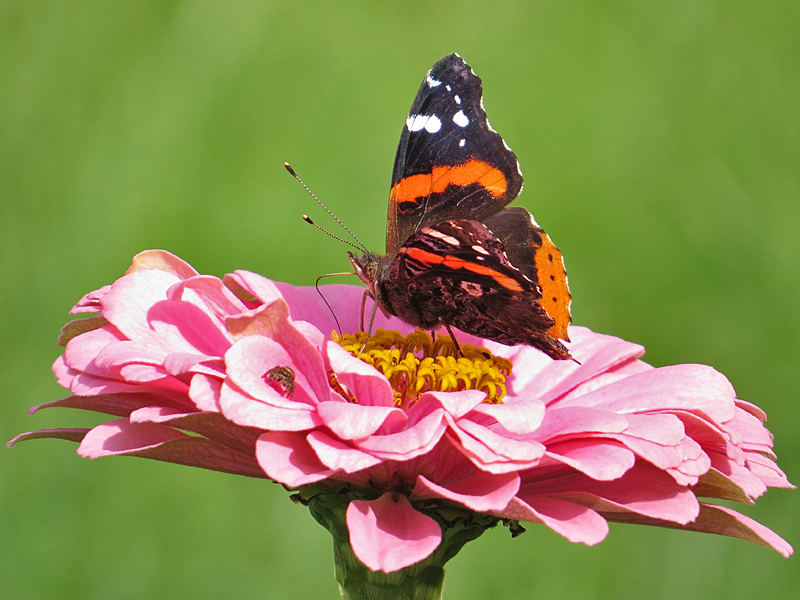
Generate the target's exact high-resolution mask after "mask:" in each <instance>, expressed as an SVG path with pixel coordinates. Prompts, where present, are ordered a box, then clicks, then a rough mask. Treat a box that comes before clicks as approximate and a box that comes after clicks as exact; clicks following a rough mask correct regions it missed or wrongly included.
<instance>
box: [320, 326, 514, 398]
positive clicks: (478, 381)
mask: <svg viewBox="0 0 800 600" xmlns="http://www.w3.org/2000/svg"><path fill="white" fill-rule="evenodd" d="M331 337H332V339H333V341H335V342H337V343H338V344H339V345H341V346H342V348H344V349H345V350H347V351H348V352H349V353H350V354H352V355H353V356H355V357H356V358H359V359H361V360H363V361H364V362H365V363H367V364H369V365H372V366H373V367H375V368H376V369H377V370H378V371H380V372H381V373H383V374H384V375H385V376H386V378H387V379H388V380H389V383H391V384H392V389H393V390H394V403H395V406H399V407H406V408H407V407H408V406H410V405H412V404H413V403H414V402H415V401H416V399H417V398H418V397H419V396H420V395H421V394H422V393H424V392H427V391H438V392H452V391H460V390H481V391H483V392H486V394H487V397H486V400H485V402H490V403H492V404H497V403H500V402H502V400H503V397H504V396H505V395H506V385H505V381H506V377H508V376H509V375H510V374H511V367H512V365H511V361H510V360H508V359H505V358H502V357H499V356H493V355H492V354H491V353H490V352H489V351H488V350H486V349H485V348H475V347H474V346H471V345H469V344H467V345H466V346H462V348H461V354H462V355H461V356H460V357H459V358H456V349H455V347H454V345H453V340H452V339H450V336H449V335H441V334H440V335H437V336H436V339H432V338H431V336H430V335H429V334H428V333H427V332H426V331H423V330H421V329H417V330H416V331H415V332H413V333H411V334H409V335H408V336H405V337H404V336H403V335H402V334H400V332H398V331H386V330H384V329H379V330H378V331H377V332H375V333H374V334H372V335H371V336H369V338H367V334H366V333H365V332H363V331H359V332H357V333H354V334H345V335H343V336H341V337H339V335H338V334H337V333H336V332H333V334H332V336H331ZM365 342H366V343H365ZM362 348H363V350H362ZM331 375H332V374H331ZM335 379H336V378H335V377H332V379H331V381H332V383H331V385H332V386H333V387H334V389H336V390H337V391H339V392H340V393H341V392H342V391H343V390H341V389H340V388H341V386H340V385H339V384H338V382H336V381H335ZM345 397H346V398H348V399H349V400H350V401H351V402H357V399H355V398H353V397H352V395H351V394H347V393H345Z"/></svg>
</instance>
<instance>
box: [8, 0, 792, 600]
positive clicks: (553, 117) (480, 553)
mask: <svg viewBox="0 0 800 600" xmlns="http://www.w3.org/2000/svg"><path fill="white" fill-rule="evenodd" d="M453 51H458V52H459V53H461V54H462V56H464V57H465V59H466V60H467V61H468V62H469V63H470V65H471V66H472V67H473V68H474V69H475V71H476V72H477V73H478V74H479V75H480V76H481V77H482V78H483V81H484V88H485V100H486V106H487V107H488V111H489V116H490V118H491V121H492V124H493V126H494V127H495V128H496V129H497V130H498V131H500V132H501V133H502V134H503V136H504V137H505V138H506V140H508V142H509V144H510V145H511V146H512V147H513V148H514V150H515V151H516V153H517V155H518V156H519V159H520V162H521V164H522V168H523V172H524V173H525V177H526V185H525V191H524V192H523V194H522V196H521V198H520V203H521V204H523V205H524V206H526V207H527V208H529V209H531V210H532V211H534V213H535V214H536V218H537V220H538V221H539V222H540V223H541V224H542V225H543V226H544V227H545V228H546V229H547V231H548V232H549V233H550V234H551V236H552V238H553V239H554V240H555V242H556V243H557V244H558V246H559V248H560V249H561V250H562V252H563V254H564V256H565V259H566V264H567V267H568V269H569V274H570V283H571V286H572V292H573V296H574V302H573V308H574V322H575V323H576V324H579V325H586V326H589V327H591V328H592V329H594V330H596V331H600V332H604V333H609V334H614V335H618V336H621V337H624V338H626V339H629V340H631V341H635V342H639V343H642V344H644V345H645V346H646V347H647V356H646V359H647V360H648V361H650V362H651V363H653V364H655V365H666V364H674V363H681V362H700V363H706V364H710V365H713V366H714V367H716V368H718V369H719V370H721V371H722V372H724V373H725V374H727V376H728V377H729V378H730V379H731V381H732V382H733V384H734V385H735V386H736V388H737V391H738V393H739V396H740V397H742V398H744V399H747V400H750V401H752V402H755V403H756V404H758V405H760V406H761V407H762V408H764V409H765V410H766V411H767V412H768V413H769V415H770V421H769V423H768V426H769V428H770V429H771V431H772V432H773V433H774V434H775V437H776V450H777V452H778V454H779V457H780V464H781V465H782V467H783V468H784V470H785V471H786V472H787V474H788V475H789V477H790V478H791V479H792V480H793V481H794V482H795V483H797V482H798V481H800V409H798V390H799V389H800V365H799V364H798V359H799V358H800V345H799V342H800V311H798V306H800V268H799V267H800V203H799V202H798V200H799V199H800V3H798V2H797V0H785V1H781V0H763V1H761V2H759V3H753V2H749V1H741V0H736V1H730V0H727V1H711V0H684V1H673V2H661V3H654V2H641V1H635V0H628V1H624V0H620V1H612V2H605V3H596V2H589V1H579V0H574V1H562V2H546V1H526V0H519V1H504V0H495V1H493V2H468V1H466V0H461V1H458V2H453V1H447V2H437V3H428V2H412V1H407V2H402V3H391V2H377V1H372V2H367V1H362V2H330V1H312V2H267V1H258V2H254V1H246V0H232V1H228V2H224V3H223V2H209V1H200V0H195V1H183V2H177V1H166V0H151V1H139V2H135V1H130V2H109V1H108V0H70V1H68V2H67V1H57V0H50V1H47V2H40V1H33V0H6V1H0V265H2V266H1V267H0V268H1V269H2V271H1V274H2V283H1V284H0V302H1V303H2V304H1V305H0V311H1V312H0V315H1V318H0V335H2V345H1V346H0V348H2V358H1V359H0V376H2V381H4V382H5V383H4V390H3V396H2V409H0V410H2V414H1V416H0V439H2V440H4V441H5V440H8V439H10V438H11V437H12V436H13V435H14V434H16V433H18V432H21V431H27V430H30V429H36V428H44V427H63V426H91V425H93V424H95V423H98V422H100V419H99V418H97V417H96V416H95V415H92V414H82V413H78V412H75V413H71V412H70V411H64V410H61V409H53V410H51V411H45V412H43V413H40V414H38V415H36V416H34V417H30V416H28V415H27V414H26V409H27V408H28V407H29V406H31V405H34V404H38V403H41V402H45V401H48V400H53V399H56V398H59V397H62V396H63V395H64V394H63V391H62V390H61V389H60V388H59V387H58V386H57V385H56V384H55V382H54V381H53V378H52V376H51V374H50V370H49V369H50V364H51V363H52V361H53V360H54V359H55V358H56V357H57V356H58V354H59V348H58V347H57V346H56V343H55V341H56V336H57V334H58V331H59V328H60V326H61V325H62V324H63V323H64V321H65V320H66V319H67V311H68V310H69V309H70V307H71V306H72V305H73V303H74V302H75V301H76V300H77V299H78V298H80V297H81V296H82V295H83V294H84V293H85V292H87V291H89V290H93V289H96V288H98V287H100V286H102V285H104V284H106V283H110V282H112V281H113V280H114V279H116V278H117V277H119V276H121V275H122V273H123V272H124V271H125V269H126V268H127V267H128V266H129V264H130V261H131V257H132V256H133V255H134V254H135V253H137V252H139V251H140V250H143V249H147V248H165V249H168V250H170V251H172V252H174V253H176V254H178V255H179V256H181V257H183V258H184V259H186V260H188V261H189V262H190V263H192V264H193V265H194V266H195V267H196V268H197V269H198V270H200V271H201V272H203V273H210V274H215V275H220V276H221V275H223V274H224V273H226V272H229V271H231V270H233V269H237V268H241V269H251V270H254V271H257V272H260V273H262V274H264V275H266V276H269V277H272V278H275V279H279V280H284V281H289V282H291V283H295V284H310V283H312V282H313V280H314V278H315V277H316V276H317V275H319V274H322V273H327V272H334V271H340V270H344V269H346V268H348V264H347V261H346V258H345V248H344V247H342V246H341V245H340V244H339V243H337V242H335V241H333V240H331V239H329V238H327V237H325V236H324V235H322V234H321V233H319V232H318V231H316V230H314V228H312V227H309V226H308V225H306V224H304V223H303V222H302V221H301V220H300V215H301V214H302V213H309V214H310V215H312V216H314V217H316V218H317V220H318V221H319V222H321V223H324V224H329V223H330V222H329V221H326V217H325V216H324V215H323V214H322V211H321V209H319V208H318V207H317V206H316V205H315V204H314V203H313V201H312V200H311V199H310V198H309V197H308V196H307V195H306V194H305V192H304V191H303V190H302V189H301V188H300V186H298V185H297V183H296V182H294V180H292V178H291V177H289V175H287V173H286V172H285V171H284V169H283V166H282V163H283V161H290V162H291V163H292V164H293V165H294V167H295V168H296V169H297V170H298V172H299V173H300V175H301V176H302V177H303V178H304V179H305V180H306V182H307V183H308V184H309V186H311V188H312V189H313V190H314V191H315V192H316V193H317V194H318V195H319V196H321V197H322V198H323V199H324V200H325V201H326V202H327V203H328V205H329V206H330V207H331V208H332V209H333V210H334V211H335V212H336V213H337V214H338V216H339V217H340V218H341V219H342V220H343V221H344V222H345V223H347V224H348V225H349V226H350V227H351V228H352V229H353V230H354V231H355V232H357V234H358V235H359V236H360V237H361V238H362V240H363V241H364V242H365V243H366V244H367V245H368V246H369V247H371V248H374V249H376V250H382V247H383V237H384V223H385V213H386V200H387V195H388V188H389V179H390V174H391V168H392V161H393V158H394V151H395V148H396V145H397V140H398V137H399V134H400V129H401V127H402V124H403V121H404V119H405V116H406V114H407V111H408V108H409V106H410V105H411V101H412V99H413V97H414V94H415V93H416V90H417V87H418V86H419V83H420V81H421V80H422V78H423V76H424V74H425V72H426V70H427V69H428V68H429V67H430V66H431V65H432V64H433V63H434V62H435V61H436V60H437V59H439V58H440V57H442V56H443V55H445V54H447V53H449V52H453ZM331 227H332V229H334V231H335V230H336V227H335V226H331ZM354 283H355V282H354ZM74 450H75V446H74V445H73V444H70V443H68V442H61V441H57V440H55V441H51V440H47V441H40V442H28V443H25V444H22V445H20V446H17V447H16V448H14V449H13V450H5V449H3V450H0V597H3V598H12V597H13V598H16V599H29V598H30V599H33V598H36V599H41V598H102V599H106V598H117V599H120V598H121V599H127V598H132V599H133V598H137V599H138V598H167V597H169V598H176V599H180V598H192V599H205V598H208V599H212V598H213V599H216V598H236V599H237V600H244V599H249V598H252V599H264V598H292V599H305V598H308V599H312V598H313V599H319V598H330V599H334V598H337V597H338V593H337V590H336V586H335V583H334V579H333V576H332V571H333V561H332V554H331V547H330V546H331V543H330V540H329V537H328V534H327V532H326V531H324V530H323V529H322V528H321V527H319V526H318V525H317V524H316V523H314V522H313V520H312V519H311V517H310V516H309V514H308V513H307V511H306V510H305V509H303V508H302V507H298V506H295V505H293V504H292V503H291V502H290V501H289V500H288V495H287V494H286V492H285V491H284V490H283V489H282V488H280V487H279V486H276V485H272V484H269V483H265V482H263V481H251V480H247V479H244V478H240V477H235V476H231V475H222V474H218V473H212V472H204V471H201V470H197V469H189V468H185V467H178V466H174V465H168V464H159V463H155V462H152V461H142V460H133V459H104V460H99V461H95V462H92V461H89V460H81V459H79V458H77V457H76V455H75V453H74ZM742 510H743V512H745V513H746V514H748V515H750V516H752V517H754V518H757V519H759V520H760V521H761V522H763V523H764V524H766V525H768V526H769V527H771V528H773V529H774V530H776V531H777V532H779V533H780V534H781V535H783V536H784V537H785V538H786V539H788V540H789V541H790V542H792V543H794V544H795V545H796V546H797V545H798V544H800V494H798V493H796V492H791V491H785V490H773V491H771V492H770V493H768V494H767V495H766V496H765V497H764V498H762V499H760V500H759V502H758V505H757V506H755V507H752V508H748V507H743V508H742ZM797 560H798V559H797V558H791V559H788V560H787V559H783V558H781V557H780V556H779V555H777V554H776V553H774V552H772V551H770V550H767V549H764V548H762V547H759V546H756V545H752V544H748V543H746V542H743V541H739V540H732V539H727V538H720V537H716V536H709V535H701V534H692V533H684V532H674V531H665V530H659V529H651V528H640V527H633V526H623V525H616V526H615V525H612V527H611V533H610V535H609V537H608V539H607V540H606V541H605V542H604V543H602V544H600V545H599V546H597V547H594V548H587V547H584V546H580V545H573V544H570V543H569V542H566V541H565V540H563V539H561V538H560V537H559V536H557V535H555V534H554V533H552V532H550V531H548V530H546V529H545V528H544V527H536V526H531V527H529V528H528V532H527V533H526V534H525V535H523V536H522V537H520V538H518V539H515V540H511V539H510V537H509V535H508V532H507V531H505V530H498V531H492V532H489V533H487V534H486V535H485V536H483V538H481V539H480V540H478V541H477V542H474V543H472V544H469V545H468V546H467V547H466V548H465V549H464V550H463V551H462V553H461V554H460V555H459V556H458V557H457V558H455V559H454V560H453V561H451V563H450V566H449V569H448V577H447V583H446V589H445V597H446V598H450V599H451V600H452V599H454V598H459V599H461V600H467V599H471V598H487V597H494V598H502V599H504V600H505V599H527V598H532V599H539V598H548V599H549V598H557V599H561V598H581V599H583V598H588V599H605V598H609V599H611V598H613V599H631V598H648V599H659V598H678V597H685V598H698V599H702V598H721V597H725V598H729V599H730V598H753V597H765V598H793V597H796V593H797V590H798V589H800V568H798V565H797Z"/></svg>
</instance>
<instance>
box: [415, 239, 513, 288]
mask: <svg viewBox="0 0 800 600" xmlns="http://www.w3.org/2000/svg"><path fill="white" fill-rule="evenodd" d="M405 253H406V256H408V257H409V258H412V259H414V260H418V261H419V262H421V263H423V264H425V265H428V266H433V265H444V266H445V267H449V268H450V269H464V270H466V271H471V272H472V273H477V274H478V275H486V276H487V277H491V278H492V279H494V280H495V281H496V282H497V283H498V284H499V285H501V286H503V287H504V288H505V289H507V290H509V291H511V292H521V291H522V287H521V286H520V285H519V283H518V282H517V281H515V280H514V279H513V278H511V277H509V276H508V275H504V274H503V273H500V272H499V271H496V270H495V269H492V268H491V267H487V266H485V265H481V264H477V263H473V262H469V261H468V260H464V259H463V258H457V257H455V256H447V255H445V256H440V255H439V254H434V253H433V252H428V251H427V250H422V249H421V248H409V249H408V250H406V251H405Z"/></svg>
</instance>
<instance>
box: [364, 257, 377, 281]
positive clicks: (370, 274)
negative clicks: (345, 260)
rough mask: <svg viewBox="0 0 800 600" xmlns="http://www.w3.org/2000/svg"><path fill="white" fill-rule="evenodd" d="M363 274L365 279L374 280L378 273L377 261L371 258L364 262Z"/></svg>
mask: <svg viewBox="0 0 800 600" xmlns="http://www.w3.org/2000/svg"><path fill="white" fill-rule="evenodd" d="M364 275H366V277H367V279H369V280H370V281H375V277H377V275H378V263H376V262H375V261H374V260H371V261H369V262H368V263H367V264H365V265H364Z"/></svg>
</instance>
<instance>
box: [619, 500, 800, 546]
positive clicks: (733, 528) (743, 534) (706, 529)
mask: <svg viewBox="0 0 800 600" xmlns="http://www.w3.org/2000/svg"><path fill="white" fill-rule="evenodd" d="M604 516H605V517H606V518H607V519H608V520H609V521H616V522H618V523H634V524H638V525H651V526H656V527H667V528H669V529H684V530H687V531H700V532H702V533H716V534H718V535H725V536H728V537H735V538H739V539H742V540H746V541H749V542H755V543H756V544H759V545H761V546H764V547H766V548H772V549H773V550H775V551H777V552H778V553H779V554H781V555H782V556H784V557H787V558H788V557H789V556H791V555H792V554H793V553H794V549H793V548H792V546H791V544H789V543H788V542H787V541H786V540H784V539H783V538H781V537H780V536H779V535H778V534H776V533H775V532H773V531H772V530H770V529H768V528H767V527H764V526H763V525H761V523H758V522H757V521H754V520H753V519H751V518H749V517H746V516H744V515H743V514H741V513H738V512H736V511H735V510H732V509H730V508H727V507H724V506H718V505H716V504H705V503H703V504H701V506H700V514H699V515H698V517H697V519H695V520H694V521H692V522H690V523H687V524H685V525H679V524H677V523H673V522H671V521H665V520H660V519H653V518H649V517H646V516H643V515H637V514H634V513H608V514H604Z"/></svg>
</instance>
